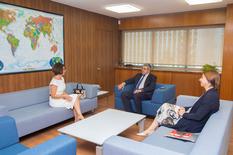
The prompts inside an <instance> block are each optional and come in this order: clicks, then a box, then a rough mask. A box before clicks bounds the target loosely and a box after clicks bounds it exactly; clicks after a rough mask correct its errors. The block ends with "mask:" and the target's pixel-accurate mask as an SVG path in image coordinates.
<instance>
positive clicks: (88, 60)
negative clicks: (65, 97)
mask: <svg viewBox="0 0 233 155" xmlns="http://www.w3.org/2000/svg"><path fill="white" fill-rule="evenodd" d="M0 2H6V3H10V4H15V5H20V6H25V7H29V8H34V9H39V10H42V11H48V12H52V13H58V14H63V15H64V47H65V65H66V68H67V70H68V72H67V74H66V77H65V78H66V81H78V82H87V83H98V82H100V81H99V80H97V78H96V74H97V63H98V62H100V63H104V66H105V70H107V71H112V74H109V75H108V76H107V77H105V78H102V79H101V80H102V81H101V83H102V84H103V86H102V88H103V89H105V90H112V89H113V85H114V73H113V72H114V66H115V65H116V64H117V62H118V49H119V47H118V46H119V45H118V41H119V31H118V24H117V19H115V18H111V17H107V16H103V15H99V14H95V13H92V12H88V11H84V10H81V9H78V8H73V7H70V6H66V5H62V4H59V3H55V2H52V1H49V0H33V1H32V0H20V1H19V0H0ZM98 29H101V30H102V32H105V31H111V37H112V39H111V40H105V42H103V44H102V45H103V48H102V49H104V50H103V51H104V52H102V53H101V58H102V60H103V61H98V59H97V58H98V56H99V55H100V53H98V52H99V51H97V47H98V43H97V42H96V40H97V38H98V36H97V34H96V31H97V30H98ZM109 44H111V45H112V48H110V50H109V48H108V45H109ZM105 45H106V46H105ZM106 49H108V50H106ZM105 60H109V61H105ZM100 65H101V64H100ZM51 77H52V74H51V72H50V71H45V72H32V73H23V74H10V75H0V93H3V92H9V91H15V90H22V89H28V88H34V87H39V86H46V85H48V83H49V81H50V79H51ZM106 83H108V84H106Z"/></svg>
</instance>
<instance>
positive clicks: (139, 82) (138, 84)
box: [136, 75, 145, 89]
mask: <svg viewBox="0 0 233 155" xmlns="http://www.w3.org/2000/svg"><path fill="white" fill-rule="evenodd" d="M144 76H145V75H142V77H141V79H140V80H139V81H138V83H137V85H136V89H138V88H139V86H140V84H141V83H142V80H143V78H144Z"/></svg>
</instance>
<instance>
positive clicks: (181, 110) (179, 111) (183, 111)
mask: <svg viewBox="0 0 233 155" xmlns="http://www.w3.org/2000/svg"><path fill="white" fill-rule="evenodd" d="M184 113H185V108H184V107H180V109H179V110H178V114H179V115H180V116H183V115H184Z"/></svg>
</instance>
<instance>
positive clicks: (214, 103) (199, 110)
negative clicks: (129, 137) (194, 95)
mask: <svg viewBox="0 0 233 155" xmlns="http://www.w3.org/2000/svg"><path fill="white" fill-rule="evenodd" d="M199 81H200V85H201V87H203V88H204V89H205V93H204V94H203V95H201V96H200V98H199V99H198V100H197V101H196V102H195V103H194V105H193V106H192V107H181V106H177V105H173V104H169V103H164V104H163V105H162V106H161V107H160V108H159V109H158V111H157V114H156V117H155V119H154V121H153V123H152V124H151V125H150V127H149V128H148V129H146V130H145V131H144V132H141V133H138V134H137V135H139V136H147V135H150V134H151V133H152V132H153V131H154V130H155V129H156V128H158V127H159V126H166V127H170V128H173V129H176V130H179V131H186V132H193V133H198V132H201V130H202V129H203V127H204V126H205V123H206V122H207V120H208V119H209V117H210V116H211V115H212V114H213V113H215V112H217V111H218V110H219V93H218V87H219V82H220V76H219V74H218V73H217V72H215V71H209V72H205V73H203V74H202V76H201V78H200V79H199Z"/></svg>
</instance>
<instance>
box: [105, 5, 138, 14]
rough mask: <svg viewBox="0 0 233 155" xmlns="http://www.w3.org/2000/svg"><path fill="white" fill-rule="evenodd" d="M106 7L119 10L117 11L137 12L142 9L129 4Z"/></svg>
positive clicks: (114, 10)
mask: <svg viewBox="0 0 233 155" xmlns="http://www.w3.org/2000/svg"><path fill="white" fill-rule="evenodd" d="M105 9H107V10H110V11H113V12H117V13H128V12H137V11H140V10H141V9H139V8H136V7H135V6H132V5H129V4H122V5H114V6H107V7H105Z"/></svg>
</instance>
